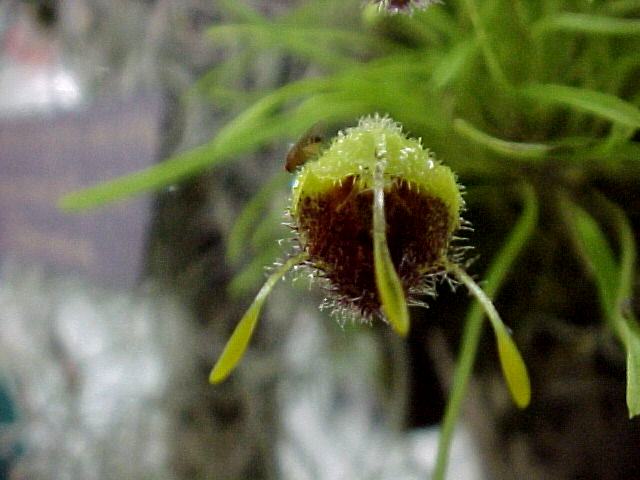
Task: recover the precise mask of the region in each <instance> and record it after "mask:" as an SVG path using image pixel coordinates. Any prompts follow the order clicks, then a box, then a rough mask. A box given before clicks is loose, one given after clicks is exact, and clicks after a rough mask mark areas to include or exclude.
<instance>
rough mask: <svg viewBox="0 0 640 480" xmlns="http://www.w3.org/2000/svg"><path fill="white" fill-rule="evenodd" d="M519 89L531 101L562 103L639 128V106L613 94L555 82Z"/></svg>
mask: <svg viewBox="0 0 640 480" xmlns="http://www.w3.org/2000/svg"><path fill="white" fill-rule="evenodd" d="M520 93H521V94H522V95H523V96H525V97H527V98H529V99H531V100H534V101H540V102H545V103H551V104H559V105H565V106H568V107H571V108H574V109H576V110H580V111H583V112H588V113H592V114H594V115H597V116H600V117H602V118H605V119H607V120H610V121H612V122H618V123H620V124H622V125H626V126H628V127H633V128H640V110H639V109H638V108H637V107H636V106H634V105H633V104H631V103H629V102H626V101H624V100H622V99H621V98H618V97H616V96H615V95H610V94H608V93H602V92H598V91H595V90H589V89H586V88H577V87H569V86H566V85H557V84H532V85H528V86H525V87H523V88H521V89H520Z"/></svg>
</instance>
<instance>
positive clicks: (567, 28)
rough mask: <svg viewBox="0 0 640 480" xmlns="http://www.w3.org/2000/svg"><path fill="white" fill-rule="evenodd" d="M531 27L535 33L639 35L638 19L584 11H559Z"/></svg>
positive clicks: (639, 23)
mask: <svg viewBox="0 0 640 480" xmlns="http://www.w3.org/2000/svg"><path fill="white" fill-rule="evenodd" d="M533 29H534V32H536V34H542V33H545V32H547V31H560V32H566V33H584V34H590V35H623V36H626V35H640V20H635V19H626V18H612V17H605V16H602V15H588V14H584V13H561V14H555V15H553V16H551V17H549V18H545V19H543V20H542V21H540V23H539V24H537V25H536V26H534V27H533Z"/></svg>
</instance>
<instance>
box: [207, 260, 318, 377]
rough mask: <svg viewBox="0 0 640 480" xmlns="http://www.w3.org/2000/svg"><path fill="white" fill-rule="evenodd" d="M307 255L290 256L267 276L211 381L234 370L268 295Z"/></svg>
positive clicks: (214, 369) (224, 351)
mask: <svg viewBox="0 0 640 480" xmlns="http://www.w3.org/2000/svg"><path fill="white" fill-rule="evenodd" d="M306 256H307V255H306V253H301V254H300V255H297V256H295V257H292V258H290V259H289V260H287V261H286V262H285V263H284V264H283V265H282V266H280V267H279V268H278V269H277V270H276V271H275V272H273V273H272V274H271V275H270V276H269V278H267V281H266V282H265V283H264V285H263V286H262V288H261V289H260V291H259V292H258V294H257V295H256V298H255V299H254V300H253V303H252V304H251V306H250V307H249V309H248V310H247V312H246V313H245V314H244V316H243V317H242V319H241V320H240V322H239V323H238V326H237V327H236V328H235V330H234V331H233V334H232V335H231V338H230V339H229V341H228V342H227V344H226V345H225V347H224V350H223V351H222V355H220V358H219V359H218V361H217V362H216V364H215V366H214V367H213V370H211V374H210V375H209V382H210V383H220V382H222V381H223V380H225V379H226V378H227V377H228V376H229V374H230V373H231V372H232V371H233V369H234V368H235V367H236V365H237V364H238V362H239V361H240V359H241V358H242V356H243V355H244V352H245V351H246V350H247V345H249V341H250V340H251V336H252V335H253V331H254V329H255V327H256V324H257V323H258V317H259V315H260V311H261V310H262V305H263V304H264V301H265V300H266V299H267V296H268V295H269V293H271V290H272V289H273V287H274V286H275V284H276V282H277V281H278V280H279V279H280V278H282V276H283V275H284V274H285V273H287V272H288V271H289V270H290V269H291V268H293V267H294V266H295V265H297V264H299V263H301V262H302V261H303V260H304V259H305V258H306Z"/></svg>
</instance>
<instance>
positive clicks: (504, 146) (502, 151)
mask: <svg viewBox="0 0 640 480" xmlns="http://www.w3.org/2000/svg"><path fill="white" fill-rule="evenodd" d="M453 128H454V130H455V131H456V132H457V133H459V134H460V135H462V136H464V137H466V138H468V139H469V140H471V141H473V142H475V143H477V144H478V145H481V146H483V147H485V148H487V149H489V150H491V151H492V152H494V153H497V154H499V155H504V156H507V157H511V158H522V159H539V158H544V157H546V156H547V155H548V154H549V152H551V151H553V149H554V147H552V146H550V145H543V144H539V143H520V142H510V141H507V140H502V139H499V138H496V137H493V136H491V135H489V134H487V133H485V132H482V131H480V130H478V129H477V128H476V127H474V126H473V125H471V124H470V123H469V122H467V121H465V120H463V119H461V118H457V119H456V120H454V122H453Z"/></svg>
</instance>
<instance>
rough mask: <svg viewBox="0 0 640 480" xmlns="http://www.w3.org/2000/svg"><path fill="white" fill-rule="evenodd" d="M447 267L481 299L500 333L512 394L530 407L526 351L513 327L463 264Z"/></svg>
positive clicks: (502, 362) (504, 368)
mask: <svg viewBox="0 0 640 480" xmlns="http://www.w3.org/2000/svg"><path fill="white" fill-rule="evenodd" d="M446 268H447V270H448V271H449V273H452V274H453V275H455V277H456V278H457V279H458V280H460V281H461V282H462V283H463V284H464V285H465V286H466V287H467V288H468V289H469V292H470V293H471V295H473V296H474V297H475V298H476V300H478V302H479V303H480V305H481V306H482V308H483V309H484V311H485V313H486V314H487V317H488V318H489V322H490V323H491V326H492V327H493V331H494V333H495V335H496V341H497V343H498V356H499V358H500V366H501V367H502V374H503V375H504V378H505V381H506V382H507V387H508V388H509V392H510V393H511V397H512V398H513V401H514V403H515V404H516V406H518V407H519V408H526V407H527V406H528V405H529V402H530V401H531V382H530V380H529V373H528V372H527V367H526V365H525V363H524V360H523V359H522V355H520V351H519V350H518V347H516V344H515V342H514V341H513V339H512V338H511V335H510V334H509V330H507V327H506V326H505V324H504V323H503V322H502V319H501V318H500V314H499V313H498V311H497V310H496V307H495V306H494V305H493V302H492V301H491V299H490V298H489V297H488V296H487V294H486V293H485V292H484V290H482V289H481V288H480V286H479V285H478V284H477V283H476V282H475V281H474V280H473V278H471V277H470V276H469V274H468V273H467V272H465V271H464V269H463V268H462V267H460V266H459V265H457V264H455V263H453V262H447V263H446Z"/></svg>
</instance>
